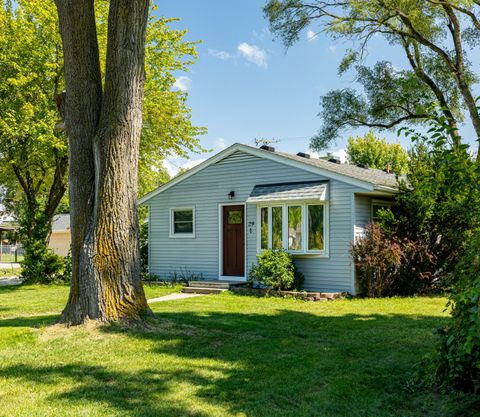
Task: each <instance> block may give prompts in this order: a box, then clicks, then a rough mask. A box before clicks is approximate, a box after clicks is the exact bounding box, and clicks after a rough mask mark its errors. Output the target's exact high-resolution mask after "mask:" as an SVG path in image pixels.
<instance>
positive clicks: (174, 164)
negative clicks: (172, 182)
mask: <svg viewBox="0 0 480 417" xmlns="http://www.w3.org/2000/svg"><path fill="white" fill-rule="evenodd" d="M182 160H183V161H185V159H183V158H172V159H170V160H168V159H165V160H164V161H163V167H164V168H165V169H166V170H167V172H168V175H170V177H174V176H175V175H177V174H178V171H180V169H190V168H193V167H195V166H197V165H198V164H201V163H202V162H203V161H206V158H199V159H189V160H187V161H186V162H183V163H182V162H181V161H182Z"/></svg>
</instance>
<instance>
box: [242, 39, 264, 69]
mask: <svg viewBox="0 0 480 417" xmlns="http://www.w3.org/2000/svg"><path fill="white" fill-rule="evenodd" d="M237 52H238V53H239V54H240V56H242V57H243V58H245V59H246V60H247V61H249V62H251V63H253V64H255V65H258V66H259V67H262V68H267V53H266V52H265V51H264V50H263V49H261V48H259V47H258V46H256V45H250V44H248V43H246V42H242V43H239V44H238V46H237Z"/></svg>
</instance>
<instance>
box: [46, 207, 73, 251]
mask: <svg viewBox="0 0 480 417" xmlns="http://www.w3.org/2000/svg"><path fill="white" fill-rule="evenodd" d="M70 242H71V236H70V214H58V215H56V216H55V217H54V218H53V223H52V233H51V235H50V242H49V244H48V247H49V248H50V249H52V250H53V252H55V253H56V254H57V255H61V256H66V255H67V254H68V251H69V250H70Z"/></svg>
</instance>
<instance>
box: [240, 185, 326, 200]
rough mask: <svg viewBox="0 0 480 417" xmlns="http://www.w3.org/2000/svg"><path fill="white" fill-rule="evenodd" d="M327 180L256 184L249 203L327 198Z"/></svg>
mask: <svg viewBox="0 0 480 417" xmlns="http://www.w3.org/2000/svg"><path fill="white" fill-rule="evenodd" d="M326 191H327V183H326V182H325V181H314V182H311V181H310V182H302V183H298V182H296V183H293V182H292V183H284V184H265V185H256V186H255V187H254V188H253V190H252V192H251V194H250V197H249V198H248V200H247V202H248V203H261V202H267V201H285V200H309V199H319V200H320V199H321V200H325V198H326Z"/></svg>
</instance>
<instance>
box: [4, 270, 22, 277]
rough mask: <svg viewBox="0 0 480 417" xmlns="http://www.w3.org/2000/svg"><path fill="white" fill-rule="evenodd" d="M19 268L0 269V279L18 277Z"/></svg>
mask: <svg viewBox="0 0 480 417" xmlns="http://www.w3.org/2000/svg"><path fill="white" fill-rule="evenodd" d="M21 270H22V269H21V268H0V278H4V277H12V276H18V275H20V272H21Z"/></svg>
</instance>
